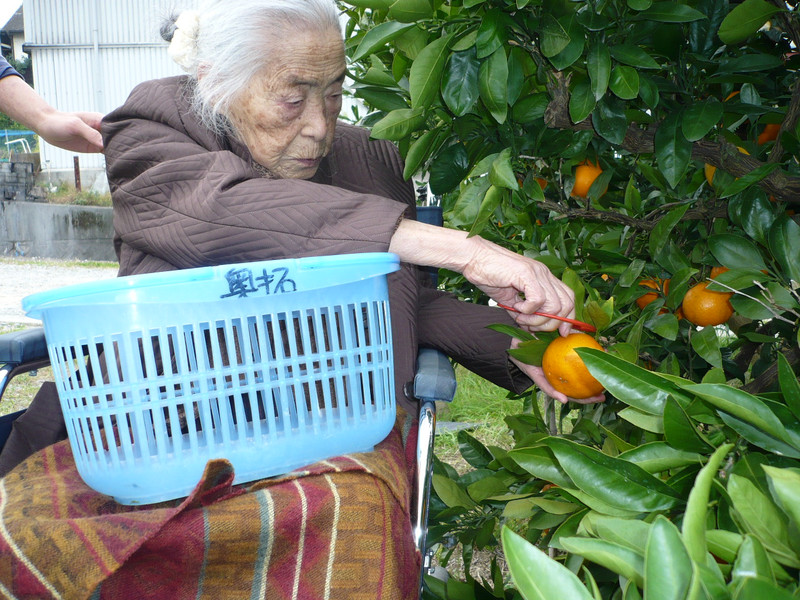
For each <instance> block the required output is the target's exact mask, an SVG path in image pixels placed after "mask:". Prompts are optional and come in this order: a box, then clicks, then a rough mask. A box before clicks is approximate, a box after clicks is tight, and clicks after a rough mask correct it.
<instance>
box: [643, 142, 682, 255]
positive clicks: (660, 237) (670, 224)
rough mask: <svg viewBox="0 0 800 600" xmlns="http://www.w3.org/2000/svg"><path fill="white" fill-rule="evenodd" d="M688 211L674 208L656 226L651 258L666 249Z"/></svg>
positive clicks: (651, 245)
mask: <svg viewBox="0 0 800 600" xmlns="http://www.w3.org/2000/svg"><path fill="white" fill-rule="evenodd" d="M659 129H660V128H659ZM656 135H658V134H656ZM687 210H689V205H688V204H684V205H683V206H679V207H678V208H673V209H672V210H671V211H669V212H668V213H667V214H666V215H664V216H663V217H661V219H660V220H659V221H658V223H656V226H655V227H653V230H652V231H651V232H650V240H649V246H650V255H651V256H657V255H658V254H659V253H660V252H661V250H663V249H664V247H665V246H666V245H667V242H669V240H670V237H671V235H672V230H673V229H675V226H676V225H677V224H678V223H679V222H680V220H681V219H682V218H683V215H685V214H686V211H687Z"/></svg>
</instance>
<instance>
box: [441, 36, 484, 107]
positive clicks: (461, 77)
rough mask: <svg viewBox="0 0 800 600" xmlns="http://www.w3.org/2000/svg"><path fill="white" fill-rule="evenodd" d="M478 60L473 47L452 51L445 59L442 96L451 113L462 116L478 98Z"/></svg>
mask: <svg viewBox="0 0 800 600" xmlns="http://www.w3.org/2000/svg"><path fill="white" fill-rule="evenodd" d="M479 69H480V62H479V61H478V59H477V57H476V52H475V47H474V46H473V47H472V48H469V49H468V50H464V51H463V52H453V53H452V54H451V55H450V58H449V60H448V61H447V66H446V67H445V70H444V78H443V79H442V98H443V99H444V103H445V104H446V105H447V108H449V109H450V110H451V111H453V114H454V115H456V116H457V117H463V116H464V115H465V114H467V113H468V112H469V110H470V109H471V108H472V107H473V106H474V105H475V102H476V101H477V100H478V95H479V94H478V71H479Z"/></svg>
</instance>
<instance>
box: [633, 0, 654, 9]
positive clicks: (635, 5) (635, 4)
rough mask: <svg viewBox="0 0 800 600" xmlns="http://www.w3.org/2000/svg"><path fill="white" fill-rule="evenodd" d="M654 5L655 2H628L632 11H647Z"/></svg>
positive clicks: (645, 0)
mask: <svg viewBox="0 0 800 600" xmlns="http://www.w3.org/2000/svg"><path fill="white" fill-rule="evenodd" d="M652 4H653V0H628V7H629V8H630V9H631V10H647V9H648V8H650V7H651V6H652Z"/></svg>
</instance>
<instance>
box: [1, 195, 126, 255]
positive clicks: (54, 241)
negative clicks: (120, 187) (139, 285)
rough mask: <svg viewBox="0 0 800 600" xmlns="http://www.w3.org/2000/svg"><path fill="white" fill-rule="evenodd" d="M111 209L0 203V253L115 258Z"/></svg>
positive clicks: (11, 202) (30, 203) (12, 202)
mask: <svg viewBox="0 0 800 600" xmlns="http://www.w3.org/2000/svg"><path fill="white" fill-rule="evenodd" d="M113 235H114V226H113V223H112V209H111V208H105V207H98V206H66V205H61V204H44V203H41V202H18V201H10V202H6V201H2V202H0V254H3V255H7V256H36V257H41V258H64V259H79V260H108V261H116V260H117V257H116V255H115V254H114V246H113V243H112V238H113Z"/></svg>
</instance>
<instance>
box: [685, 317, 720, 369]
mask: <svg viewBox="0 0 800 600" xmlns="http://www.w3.org/2000/svg"><path fill="white" fill-rule="evenodd" d="M691 344H692V350H694V351H695V352H697V354H698V355H699V356H700V358H702V359H703V360H705V361H707V362H708V363H709V364H710V365H712V366H714V367H717V368H720V369H721V368H722V353H721V352H720V349H719V338H718V337H717V331H716V330H715V329H714V328H713V327H704V328H703V329H701V330H700V331H696V332H694V333H693V334H692V341H691Z"/></svg>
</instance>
